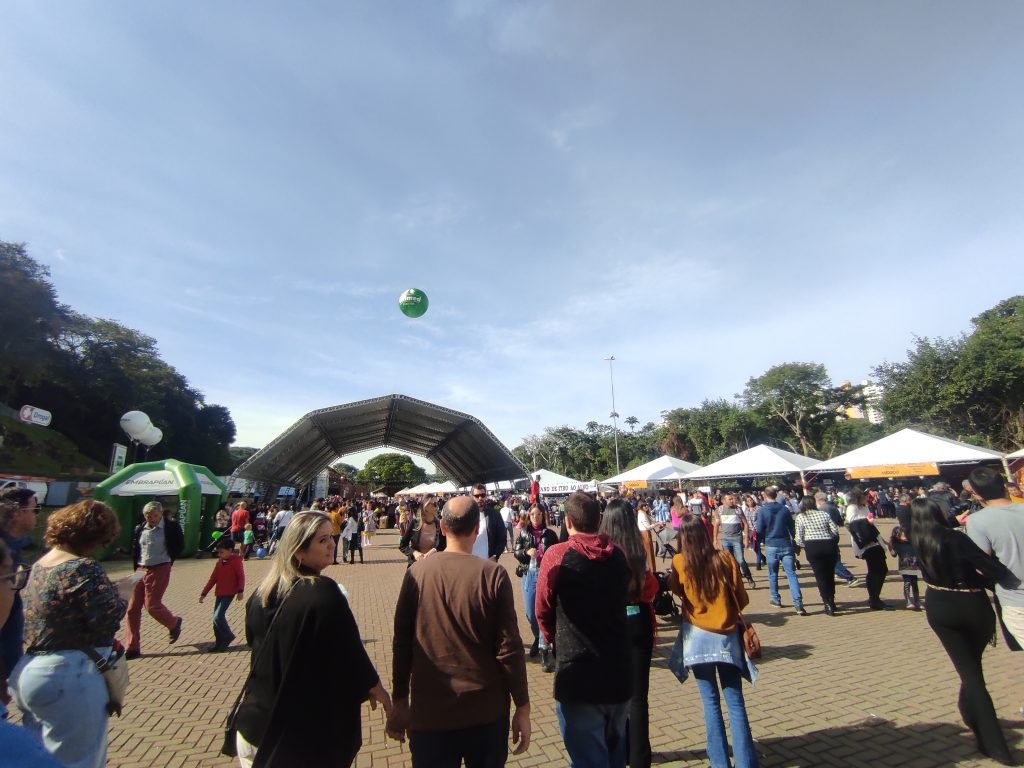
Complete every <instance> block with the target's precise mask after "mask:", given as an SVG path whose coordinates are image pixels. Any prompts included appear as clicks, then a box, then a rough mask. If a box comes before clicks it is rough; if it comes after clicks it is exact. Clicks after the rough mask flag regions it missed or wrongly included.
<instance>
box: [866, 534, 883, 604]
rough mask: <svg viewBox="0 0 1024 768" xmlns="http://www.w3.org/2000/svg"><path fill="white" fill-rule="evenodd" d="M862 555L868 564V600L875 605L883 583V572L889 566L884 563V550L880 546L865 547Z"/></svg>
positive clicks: (878, 599) (879, 597) (880, 594)
mask: <svg viewBox="0 0 1024 768" xmlns="http://www.w3.org/2000/svg"><path fill="white" fill-rule="evenodd" d="M863 557H864V562H865V563H866V564H867V566H868V577H867V587H868V602H869V603H871V605H875V604H876V603H878V602H879V601H880V600H881V596H882V585H883V584H885V574H887V573H888V572H889V567H888V566H887V565H886V563H885V552H884V551H883V550H882V548H881V547H880V546H879V547H869V548H868V549H865V550H864V554H863Z"/></svg>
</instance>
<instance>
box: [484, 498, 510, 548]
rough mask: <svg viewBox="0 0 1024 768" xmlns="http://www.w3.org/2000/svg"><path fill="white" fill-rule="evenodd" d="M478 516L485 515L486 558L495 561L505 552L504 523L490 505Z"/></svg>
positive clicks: (499, 514)
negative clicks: (491, 558)
mask: <svg viewBox="0 0 1024 768" xmlns="http://www.w3.org/2000/svg"><path fill="white" fill-rule="evenodd" d="M480 514H481V515H487V556H488V557H493V558H495V559H497V558H499V557H501V553H502V552H504V551H505V537H506V533H505V521H504V520H502V519H501V512H499V511H498V510H497V509H496V508H495V507H494V505H492V504H488V505H487V506H486V507H484V508H483V509H481V510H480Z"/></svg>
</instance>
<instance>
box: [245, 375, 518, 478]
mask: <svg viewBox="0 0 1024 768" xmlns="http://www.w3.org/2000/svg"><path fill="white" fill-rule="evenodd" d="M385 446H387V447H391V448H396V449H398V450H400V451H407V452H409V453H415V454H419V455H421V456H425V457H426V458H428V459H430V460H431V461H432V462H433V463H434V465H435V466H436V467H437V468H438V469H439V470H440V471H441V472H443V473H444V474H445V475H447V476H448V478H449V479H451V480H452V481H454V482H455V483H456V484H457V485H469V484H470V483H489V482H495V481H498V480H514V479H517V478H521V477H526V476H527V474H528V472H527V470H526V467H525V466H523V464H522V462H520V461H519V459H517V458H516V457H515V456H514V455H513V454H512V452H511V451H510V450H509V449H508V448H506V447H505V445H504V444H502V442H501V441H500V440H498V438H497V437H495V436H494V434H493V433H492V432H491V431H490V430H489V429H487V427H485V426H484V425H483V423H482V422H480V421H479V420H478V419H476V418H474V417H472V416H470V415H469V414H466V413H460V412H459V411H453V410H451V409H450V408H444V407H442V406H440V405H434V404H433V403H428V402H425V401H423V400H416V399H415V398H412V397H407V396H406V395H386V396H384V397H376V398H373V399H371V400H360V401H358V402H355V403H346V404H344V405H335V406H332V407H330V408H321V409H319V410H316V411H310V412H309V413H307V414H306V415H305V416H303V417H302V418H301V419H299V420H298V421H297V422H295V423H294V424H292V426H291V427H289V428H288V429H287V430H285V431H284V432H282V433H281V434H280V435H278V437H276V438H275V439H274V440H273V441H271V443H270V444H269V445H267V446H266V447H264V448H262V449H260V450H259V451H257V452H256V453H254V454H253V455H252V456H250V457H249V458H248V459H247V460H246V461H245V462H244V463H243V464H242V465H240V466H239V467H238V469H236V470H235V473H234V476H235V477H240V478H244V479H247V480H256V481H260V482H264V483H268V484H270V485H271V486H294V487H301V486H303V485H305V484H307V483H309V482H310V481H311V480H312V479H313V478H314V477H316V476H317V474H319V473H320V472H321V471H323V470H324V469H325V468H326V467H328V466H329V465H330V464H331V463H333V462H334V461H335V460H336V459H338V458H339V457H341V456H345V455H347V454H350V453H356V452H358V451H366V450H371V449H373V448H382V447H385Z"/></svg>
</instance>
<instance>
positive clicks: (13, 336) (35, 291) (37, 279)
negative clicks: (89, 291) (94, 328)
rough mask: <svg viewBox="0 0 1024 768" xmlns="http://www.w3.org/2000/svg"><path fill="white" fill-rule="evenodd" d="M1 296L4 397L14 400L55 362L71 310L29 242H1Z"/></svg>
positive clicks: (0, 379)
mask: <svg viewBox="0 0 1024 768" xmlns="http://www.w3.org/2000/svg"><path fill="white" fill-rule="evenodd" d="M0 295H2V296H3V301H0V328H2V329H3V331H2V333H0V398H2V399H4V400H9V401H10V400H13V398H14V397H15V396H16V395H17V394H18V391H19V390H20V389H21V387H23V386H24V385H31V384H35V383H36V382H38V381H40V380H41V379H42V378H43V377H44V375H45V373H46V371H47V370H48V369H49V367H50V365H51V364H52V363H53V356H54V350H53V341H54V339H55V338H56V337H57V334H59V333H60V331H61V328H62V327H63V326H64V322H65V320H66V319H67V313H68V309H67V307H65V306H64V305H63V304H60V303H59V302H58V301H57V291H56V290H55V289H54V287H53V284H52V283H51V282H50V270H49V269H48V268H47V267H45V266H44V265H42V264H40V263H39V262H37V261H36V260H35V259H33V258H32V257H31V256H29V255H28V252H27V251H26V250H25V245H24V243H7V242H4V241H2V240H0ZM11 405H12V406H16V405H17V403H16V402H11Z"/></svg>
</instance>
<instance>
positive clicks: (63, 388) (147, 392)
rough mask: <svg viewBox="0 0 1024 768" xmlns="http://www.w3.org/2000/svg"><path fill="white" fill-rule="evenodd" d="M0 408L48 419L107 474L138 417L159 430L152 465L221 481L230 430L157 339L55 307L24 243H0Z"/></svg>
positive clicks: (226, 418)
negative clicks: (178, 466)
mask: <svg viewBox="0 0 1024 768" xmlns="http://www.w3.org/2000/svg"><path fill="white" fill-rule="evenodd" d="M0 290H2V291H3V301H2V302H0V328H2V329H3V331H2V333H0V401H3V402H5V403H7V404H8V405H10V406H11V407H13V408H17V407H19V406H20V405H23V404H26V403H27V404H31V405H35V406H38V407H40V408H45V409H46V410H48V411H51V412H52V413H53V424H52V427H51V428H52V429H56V430H58V431H60V432H61V433H63V434H64V435H66V436H67V437H69V438H70V439H71V440H73V441H74V442H75V444H76V445H77V446H78V449H79V451H80V452H81V453H83V454H85V455H86V456H88V457H90V458H92V459H93V460H95V461H96V462H97V466H98V467H101V468H102V467H106V466H107V462H108V460H109V457H110V451H111V445H112V443H114V442H122V443H123V442H126V440H127V437H126V436H125V435H124V433H123V432H122V431H121V429H120V426H119V421H120V417H121V415H122V414H123V413H125V412H126V411H130V410H141V411H145V412H146V413H147V414H149V417H150V419H151V420H152V421H153V423H154V424H156V425H157V426H158V427H160V429H162V430H163V433H164V437H163V440H162V441H161V442H160V443H159V444H158V445H156V446H155V447H154V448H153V449H151V450H150V453H149V458H157V457H171V456H173V457H174V458H176V459H179V460H181V461H186V462H191V463H194V464H202V465H204V466H207V467H209V468H210V469H211V470H213V471H214V472H215V473H218V474H227V473H230V472H231V470H232V469H233V468H234V467H235V466H236V465H237V463H238V461H237V459H235V458H233V457H232V456H231V454H230V453H229V452H228V447H229V446H230V445H231V443H232V442H233V441H234V439H235V423H234V421H233V420H232V418H231V413H230V412H229V411H228V409H227V408H225V407H224V406H222V405H215V404H212V403H207V402H206V399H205V398H204V396H203V394H202V392H200V391H199V390H197V389H196V388H195V387H193V386H191V385H190V384H189V382H188V379H187V378H185V376H183V375H182V374H181V373H180V372H179V371H177V370H176V369H175V368H174V366H172V365H170V364H169V363H167V362H166V361H164V360H163V359H162V358H161V357H160V354H159V352H158V350H157V344H156V340H155V339H153V338H152V337H151V336H147V335H146V334H143V333H140V332H139V331H136V330H134V329H132V328H129V327H127V326H125V325H122V324H121V323H118V322H116V321H114V320H109V319H104V318H96V317H89V316H87V315H84V314H81V313H79V312H76V311H75V310H74V309H72V308H71V307H69V306H68V305H66V304H62V303H61V302H60V301H59V300H58V296H57V291H56V289H55V288H54V286H53V283H52V282H51V281H50V272H49V269H48V268H47V267H46V266H45V265H43V264H40V263H39V262H38V261H36V260H35V259H33V258H32V257H31V256H30V255H29V254H28V251H27V250H26V247H25V245H24V244H23V243H9V242H4V241H0Z"/></svg>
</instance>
